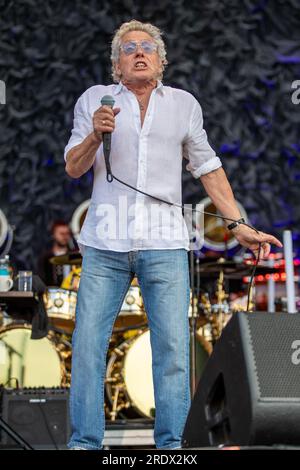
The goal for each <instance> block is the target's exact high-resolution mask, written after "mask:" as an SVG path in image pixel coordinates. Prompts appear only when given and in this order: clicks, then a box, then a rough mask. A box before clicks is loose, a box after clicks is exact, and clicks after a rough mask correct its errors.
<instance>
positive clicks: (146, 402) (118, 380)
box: [105, 330, 210, 421]
mask: <svg viewBox="0 0 300 470" xmlns="http://www.w3.org/2000/svg"><path fill="white" fill-rule="evenodd" d="M199 339H200V338H199V337H198V336H197V345H196V359H197V361H196V362H197V375H200V374H201V373H202V370H203V367H204V365H205V363H206V360H207V358H208V356H209V351H210V347H209V345H208V344H207V341H206V340H205V339H204V338H201V341H200V340H199ZM105 390H106V396H107V400H108V406H106V414H107V418H108V419H111V420H112V421H114V420H115V419H117V418H125V419H127V418H140V417H146V418H154V416H155V402H154V390H153V381H152V354H151V345H150V331H149V330H145V331H141V330H140V331H139V332H138V334H137V335H136V336H135V337H133V338H132V339H130V340H128V341H124V342H123V343H121V344H120V345H119V346H117V347H115V348H114V349H113V350H112V352H111V353H110V357H109V361H108V365H107V370H106V382H105Z"/></svg>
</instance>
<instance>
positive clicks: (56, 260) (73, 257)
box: [50, 251, 82, 266]
mask: <svg viewBox="0 0 300 470" xmlns="http://www.w3.org/2000/svg"><path fill="white" fill-rule="evenodd" d="M50 263H52V264H58V265H63V264H69V265H71V266H81V263H82V256H81V254H80V252H79V251H71V252H69V253H66V254H64V255H59V256H53V257H52V258H50Z"/></svg>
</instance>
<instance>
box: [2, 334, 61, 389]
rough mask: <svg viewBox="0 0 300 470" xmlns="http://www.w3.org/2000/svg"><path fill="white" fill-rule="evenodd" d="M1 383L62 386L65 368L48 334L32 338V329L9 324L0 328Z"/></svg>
mask: <svg viewBox="0 0 300 470" xmlns="http://www.w3.org/2000/svg"><path fill="white" fill-rule="evenodd" d="M0 383H1V384H3V385H4V386H9V387H12V386H16V387H60V386H62V385H65V367H64V362H63V360H62V357H61V355H60V353H59V351H58V348H57V347H56V346H55V343H54V337H51V336H50V334H49V335H48V336H47V337H45V338H42V339H31V328H30V327H29V326H24V325H10V326H7V327H5V328H3V329H1V330H0Z"/></svg>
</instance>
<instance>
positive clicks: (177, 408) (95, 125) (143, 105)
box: [65, 20, 282, 449]
mask: <svg viewBox="0 0 300 470" xmlns="http://www.w3.org/2000/svg"><path fill="white" fill-rule="evenodd" d="M111 59H112V70H113V79H114V82H116V84H112V85H108V86H103V85H96V86H93V87H91V88H89V89H88V90H87V91H85V92H84V93H83V94H82V95H81V96H80V98H79V99H78V101H77V103H76V106H75V110H74V127H73V130H72V135H71V137H70V140H69V142H68V145H67V146H66V148H65V160H66V171H67V173H68V174H69V175H70V176H71V177H73V178H79V177H80V176H81V175H83V174H84V173H86V172H87V171H88V170H89V169H90V168H91V167H93V171H94V185H93V193H92V199H91V203H90V206H89V210H88V214H87V217H86V219H85V222H84V225H83V227H82V230H81V234H80V238H79V244H80V247H81V249H82V252H83V263H82V274H81V281H80V287H79V292H78V301H77V310H76V328H75V331H74V335H73V358H72V383H71V398H70V407H71V423H72V436H71V439H70V442H69V447H70V448H71V449H101V448H102V440H103V435H104V427H105V416H104V378H105V370H106V355H107V349H108V343H109V339H110V336H111V333H112V328H113V324H114V321H115V319H116V316H117V315H118V313H119V309H120V308H121V305H122V303H123V299H124V296H125V294H126V293H127V290H128V287H129V285H130V283H131V281H132V278H133V276H134V275H137V277H138V280H139V284H140V286H141V291H142V296H143V299H144V303H145V307H146V312H147V316H148V321H149V327H150V335H151V348H152V367H153V383H154V395H155V407H156V417H155V430H154V438H155V443H156V447H157V448H159V449H178V448H180V447H181V436H182V432H183V428H184V424H185V421H186V417H187V414H188V411H189V407H190V388H189V380H190V376H189V323H188V308H189V297H190V287H189V273H188V254H187V251H188V249H189V237H188V232H187V229H186V226H185V222H184V219H183V217H182V212H181V209H180V208H179V207H172V217H171V216H170V206H169V205H168V204H166V203H165V204H164V203H159V202H158V201H156V200H154V199H152V198H151V197H148V196H145V195H143V194H140V193H138V192H135V191H134V190H132V189H130V188H128V187H125V186H123V185H122V184H120V183H119V182H118V181H116V180H114V181H113V182H112V183H109V182H107V180H106V170H105V162H104V158H103V145H102V136H103V133H105V132H108V133H112V144H111V166H112V171H113V174H114V175H116V176H117V177H118V178H120V179H121V180H123V181H126V182H127V183H128V184H130V185H132V186H134V187H136V188H137V189H139V190H141V191H144V192H147V193H150V194H151V195H153V196H156V197H159V198H162V199H164V200H165V201H168V202H170V203H171V202H174V203H177V204H180V203H181V171H182V158H183V156H184V157H185V158H186V159H187V160H188V165H187V169H188V170H189V171H190V172H191V173H192V175H193V176H194V177H195V178H199V179H200V180H201V182H202V184H203V185H204V188H205V190H206V192H207V193H208V195H209V196H210V198H211V199H212V201H213V203H214V204H215V206H216V207H217V209H218V210H219V211H220V212H221V214H222V215H224V216H225V217H229V218H232V219H240V218H241V215H240V212H239V210H238V208H237V205H236V202H235V199H234V196H233V193H232V190H231V187H230V185H229V182H228V180H227V178H226V175H225V173H224V171H223V169H222V164H221V161H220V159H219V158H218V157H217V156H216V154H215V152H214V151H213V150H212V148H211V147H210V145H209V143H208V141H207V136H206V132H205V130H204V129H203V118H202V111H201V107H200V105H199V103H198V102H197V100H196V99H195V98H194V97H193V96H192V95H191V94H189V93H188V92H186V91H183V90H179V89H176V88H172V87H169V86H165V85H163V83H162V81H161V80H162V76H163V71H164V67H165V65H166V63H167V60H166V50H165V45H164V42H163V40H162V38H161V32H160V30H159V29H158V28H156V27H155V26H153V25H151V24H145V23H141V22H139V21H135V20H133V21H130V22H129V23H124V24H122V26H121V27H120V28H119V30H118V31H117V32H116V34H115V36H114V38H113V41H112V50H111ZM104 95H111V96H112V97H113V98H114V100H115V107H114V108H113V109H111V108H110V107H109V106H100V102H101V99H102V97H103V96H104ZM125 206H126V208H128V210H125V209H124V208H125ZM158 206H159V211H160V213H159V215H160V216H159V217H154V216H152V215H153V214H154V212H155V211H153V210H152V209H153V208H157V207H158ZM107 214H109V216H108V215H107ZM104 215H105V216H106V222H107V227H106V229H104V227H103V226H102V225H101V221H103V216H104ZM228 224H230V222H228ZM233 232H234V235H235V236H236V238H237V240H238V241H239V243H241V245H243V246H245V247H248V248H250V249H251V250H252V251H254V252H256V253H257V250H258V242H262V251H263V256H264V257H267V256H268V254H269V252H270V243H274V244H275V245H277V246H279V247H280V246H282V245H281V243H280V242H279V240H277V239H276V238H275V237H273V236H271V235H268V234H265V233H262V232H260V233H259V234H257V233H255V232H254V231H253V230H251V229H250V228H248V227H246V226H245V225H237V226H236V227H235V228H233Z"/></svg>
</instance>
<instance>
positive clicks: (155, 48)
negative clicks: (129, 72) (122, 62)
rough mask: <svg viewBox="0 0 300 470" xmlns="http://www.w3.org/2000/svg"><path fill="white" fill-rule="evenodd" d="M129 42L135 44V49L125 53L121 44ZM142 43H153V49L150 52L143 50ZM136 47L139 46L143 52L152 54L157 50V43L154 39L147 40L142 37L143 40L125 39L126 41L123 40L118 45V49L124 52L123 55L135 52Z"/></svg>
mask: <svg viewBox="0 0 300 470" xmlns="http://www.w3.org/2000/svg"><path fill="white" fill-rule="evenodd" d="M130 43H131V44H135V49H134V51H132V52H129V53H126V52H125V51H124V48H123V46H124V45H125V44H130ZM143 43H147V44H153V45H154V46H155V47H154V49H153V50H152V51H151V52H147V51H145V49H144V48H143V46H142V44H143ZM138 47H140V48H141V49H142V50H143V52H145V54H153V52H157V50H158V45H157V44H156V43H155V42H154V41H148V40H147V39H144V40H143V41H126V42H124V43H122V44H121V45H120V50H121V51H122V52H124V54H125V55H131V54H135V52H136V51H137V49H138Z"/></svg>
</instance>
